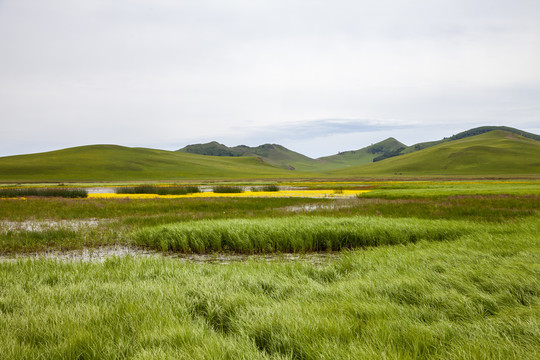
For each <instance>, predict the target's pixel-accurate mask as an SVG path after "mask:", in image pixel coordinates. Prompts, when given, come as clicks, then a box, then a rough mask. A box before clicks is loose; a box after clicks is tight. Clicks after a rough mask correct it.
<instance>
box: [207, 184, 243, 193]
mask: <svg viewBox="0 0 540 360" xmlns="http://www.w3.org/2000/svg"><path fill="white" fill-rule="evenodd" d="M212 191H213V192H215V193H222V194H228V193H243V192H244V188H243V187H242V186H225V185H218V186H214V187H213V188H212Z"/></svg>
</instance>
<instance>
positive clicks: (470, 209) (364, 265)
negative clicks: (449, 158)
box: [0, 179, 540, 359]
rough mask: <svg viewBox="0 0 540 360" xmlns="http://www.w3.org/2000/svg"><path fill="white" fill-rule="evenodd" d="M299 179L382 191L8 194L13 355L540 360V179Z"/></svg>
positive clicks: (5, 247) (2, 297) (1, 295)
mask: <svg viewBox="0 0 540 360" xmlns="http://www.w3.org/2000/svg"><path fill="white" fill-rule="evenodd" d="M244 185H245V186H249V185H250V184H249V183H245V184H244ZM298 185H299V186H300V185H302V186H303V187H308V188H323V187H327V188H336V189H347V188H354V187H367V188H369V189H370V190H371V191H370V192H368V193H363V194H361V195H359V196H357V197H353V198H349V199H310V198H264V199H263V198H259V199H257V198H236V199H235V198H206V199H205V198H190V199H181V200H179V199H93V198H61V197H32V196H30V197H26V198H25V199H13V198H11V199H7V198H4V199H0V253H1V258H0V273H1V275H0V353H1V354H2V357H5V358H7V359H229V358H230V359H237V358H238V359H537V358H538V357H540V342H539V340H538V339H540V266H539V264H540V238H539V237H538V233H539V232H540V214H539V213H538V209H539V207H540V206H539V205H540V183H539V182H538V181H537V180H531V179H528V180H523V179H515V180H497V181H494V180H491V181H489V180H483V181H469V180H466V181H458V180H454V181H399V182H398V181H379V182H374V181H371V182H365V183H354V182H344V183H328V182H326V183H317V182H311V183H298ZM104 246H105V249H106V248H111V247H123V248H127V249H131V251H130V252H128V254H127V255H126V254H124V255H120V256H118V255H115V256H109V257H107V256H105V257H98V258H96V259H93V260H92V259H88V258H85V257H84V256H80V257H78V256H77V254H79V253H80V254H83V253H84V252H87V251H92V249H96V250H98V249H102V248H103V247H104ZM47 254H49V255H47ZM51 254H53V255H52V256H51ZM54 254H56V255H54ZM62 254H72V255H71V256H72V257H71V258H70V257H64V256H63V255H62ZM73 254H75V255H73ZM143 254H151V255H143ZM193 254H198V255H197V256H199V257H198V258H193V257H192V255H193ZM46 255H47V256H46ZM193 259H195V260H193Z"/></svg>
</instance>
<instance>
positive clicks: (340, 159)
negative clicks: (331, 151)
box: [319, 138, 405, 169]
mask: <svg viewBox="0 0 540 360" xmlns="http://www.w3.org/2000/svg"><path fill="white" fill-rule="evenodd" d="M400 147H405V145H404V144H402V143H401V142H399V141H397V140H396V139H394V138H388V139H386V140H383V141H381V142H378V143H376V144H373V145H370V146H367V147H365V148H362V149H359V150H353V151H345V152H342V153H339V154H336V155H332V156H325V157H322V158H319V160H321V161H322V162H324V163H327V164H328V165H327V166H325V168H326V169H338V168H341V167H350V166H358V165H364V164H369V163H371V162H373V159H374V158H375V157H377V156H378V155H380V154H382V153H383V152H388V151H392V150H395V149H398V148H400ZM376 148H379V149H380V150H381V151H378V152H377V151H374V149H376Z"/></svg>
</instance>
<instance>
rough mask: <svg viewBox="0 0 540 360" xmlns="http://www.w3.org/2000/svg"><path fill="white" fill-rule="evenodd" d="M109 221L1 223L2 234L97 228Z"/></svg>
mask: <svg viewBox="0 0 540 360" xmlns="http://www.w3.org/2000/svg"><path fill="white" fill-rule="evenodd" d="M105 221H107V220H103V219H99V220H98V219H85V220H31V221H0V232H7V231H44V230H51V229H60V228H62V229H69V230H79V229H81V228H88V227H96V226H98V225H100V224H103V223H104V222H105Z"/></svg>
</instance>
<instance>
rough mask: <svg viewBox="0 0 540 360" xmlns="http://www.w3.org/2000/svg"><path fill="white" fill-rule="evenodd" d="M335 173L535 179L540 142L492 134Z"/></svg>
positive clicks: (509, 134)
mask: <svg viewBox="0 0 540 360" xmlns="http://www.w3.org/2000/svg"><path fill="white" fill-rule="evenodd" d="M473 130H474V129H473ZM465 133H466V132H465ZM460 134H463V133H460ZM460 134H458V135H460ZM458 135H456V136H458ZM332 173H333V174H335V175H338V176H344V177H345V176H358V175H396V174H397V175H409V176H416V175H498V174H513V175H516V174H530V175H534V174H540V141H537V140H533V139H531V138H526V137H523V136H521V135H518V134H516V133H515V132H509V131H503V130H491V131H488V132H484V133H481V134H480V135H472V136H463V137H461V138H460V139H457V140H452V141H445V142H442V143H440V144H438V145H434V146H430V147H428V148H425V149H422V150H418V151H414V152H411V153H408V154H404V155H400V156H396V157H392V158H388V159H385V160H382V161H379V162H375V163H371V164H364V165H361V166H355V167H349V168H345V169H340V170H336V171H333V172H332Z"/></svg>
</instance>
